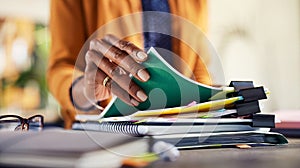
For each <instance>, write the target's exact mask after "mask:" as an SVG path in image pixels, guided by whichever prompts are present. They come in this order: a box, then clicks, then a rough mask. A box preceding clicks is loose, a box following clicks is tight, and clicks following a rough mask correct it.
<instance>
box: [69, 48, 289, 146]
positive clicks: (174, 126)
mask: <svg viewBox="0 0 300 168" xmlns="http://www.w3.org/2000/svg"><path fill="white" fill-rule="evenodd" d="M148 55H149V59H148V60H147V61H146V62H144V63H143V65H144V66H145V67H146V68H147V70H148V71H149V73H150V75H151V78H150V80H149V81H147V82H140V81H138V80H137V79H135V78H133V80H134V81H135V82H136V83H137V84H138V85H139V86H140V87H141V88H142V89H143V90H144V91H145V92H146V94H148V95H149V99H148V100H147V101H146V102H144V103H141V104H140V105H139V106H138V107H133V106H130V105H127V104H126V103H124V102H122V101H121V100H120V99H118V98H117V97H115V98H114V99H113V100H112V101H111V102H110V104H109V105H108V106H107V107H106V108H105V110H104V111H103V112H102V113H101V114H100V115H99V116H96V117H87V116H82V115H81V116H77V120H78V122H77V123H74V124H73V129H77V130H94V131H104V132H115V133H124V134H129V135H134V136H151V137H153V138H154V139H159V140H164V141H166V142H169V143H172V144H174V145H175V146H177V147H178V148H191V147H202V146H205V147H207V146H215V145H220V144H221V145H235V144H240V143H242V144H260V145H262V144H285V143H287V141H286V139H285V138H284V137H283V136H282V135H280V134H276V133H268V132H267V131H269V128H272V127H274V126H275V123H274V116H273V115H266V114H260V108H259V103H258V101H259V100H261V99H266V98H267V97H266V95H267V94H268V91H267V90H266V89H264V88H263V87H255V86H254V85H253V83H252V82H249V81H234V82H231V83H230V85H229V86H227V87H222V88H217V87H211V86H206V85H203V84H201V83H198V82H195V81H193V80H191V79H188V78H186V77H184V76H183V75H182V74H180V73H179V72H178V71H176V70H175V69H174V68H173V67H171V66H170V65H169V64H168V63H167V62H166V61H165V60H164V59H163V58H162V57H161V56H160V55H159V54H158V53H157V52H156V51H155V49H154V48H151V49H150V50H149V51H148ZM199 138H200V139H201V140H199ZM197 139H198V140H197Z"/></svg>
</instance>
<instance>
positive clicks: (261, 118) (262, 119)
mask: <svg viewBox="0 0 300 168" xmlns="http://www.w3.org/2000/svg"><path fill="white" fill-rule="evenodd" d="M251 126H252V127H261V128H262V127H265V128H275V115H272V114H253V115H252V125H251Z"/></svg>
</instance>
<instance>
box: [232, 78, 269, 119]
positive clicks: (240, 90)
mask: <svg viewBox="0 0 300 168" xmlns="http://www.w3.org/2000/svg"><path fill="white" fill-rule="evenodd" d="M229 86H230V87H234V90H235V92H233V93H230V94H228V95H227V96H228V97H233V96H242V97H243V100H242V101H238V102H236V103H235V108H236V110H237V115H238V116H246V115H251V114H255V113H259V112H261V111H260V108H259V103H258V100H261V99H266V98H267V96H266V93H265V90H264V88H263V87H254V85H253V82H252V81H232V82H230V85H229Z"/></svg>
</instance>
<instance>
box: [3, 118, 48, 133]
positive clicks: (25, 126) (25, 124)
mask: <svg viewBox="0 0 300 168" xmlns="http://www.w3.org/2000/svg"><path fill="white" fill-rule="evenodd" d="M35 117H40V119H41V121H40V122H41V126H40V127H41V128H44V116H42V115H40V114H37V115H34V116H31V117H29V118H23V117H21V116H18V115H14V114H8V115H0V120H1V119H3V118H17V119H19V122H20V126H21V130H22V131H28V130H29V121H30V120H32V119H33V118H35ZM2 121H4V120H2ZM5 121H7V122H12V121H15V120H5ZM18 127H19V125H18V126H17V127H16V128H15V131H16V130H17V128H18Z"/></svg>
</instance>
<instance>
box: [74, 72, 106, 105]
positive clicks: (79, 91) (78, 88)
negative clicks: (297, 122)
mask: <svg viewBox="0 0 300 168" xmlns="http://www.w3.org/2000/svg"><path fill="white" fill-rule="evenodd" d="M83 88H84V76H80V77H78V78H77V79H75V80H74V81H73V83H72V85H71V87H70V90H69V92H70V93H69V95H70V99H71V102H72V104H73V106H74V107H75V108H76V109H78V110H80V111H92V110H96V109H97V108H98V106H99V105H98V102H96V101H92V100H89V99H88V98H87V97H86V95H85V94H84V89H83ZM99 107H100V106H99Z"/></svg>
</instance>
